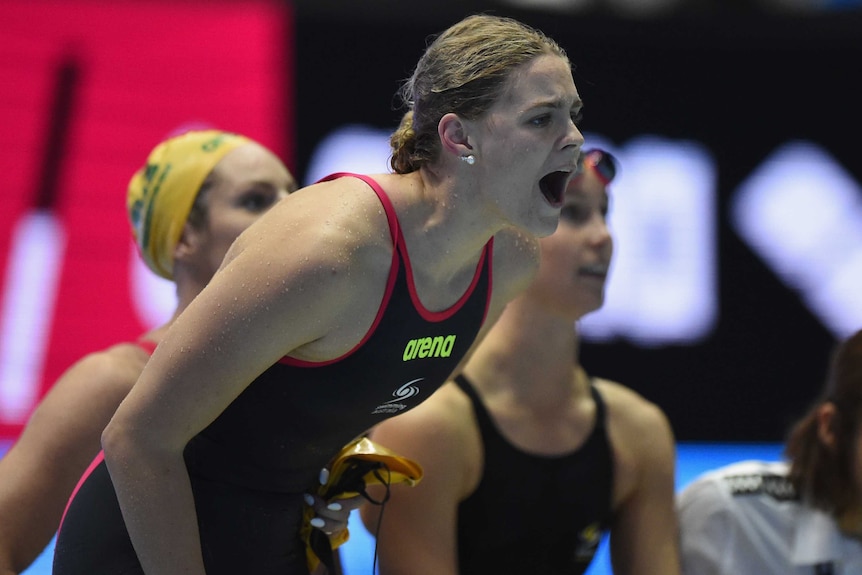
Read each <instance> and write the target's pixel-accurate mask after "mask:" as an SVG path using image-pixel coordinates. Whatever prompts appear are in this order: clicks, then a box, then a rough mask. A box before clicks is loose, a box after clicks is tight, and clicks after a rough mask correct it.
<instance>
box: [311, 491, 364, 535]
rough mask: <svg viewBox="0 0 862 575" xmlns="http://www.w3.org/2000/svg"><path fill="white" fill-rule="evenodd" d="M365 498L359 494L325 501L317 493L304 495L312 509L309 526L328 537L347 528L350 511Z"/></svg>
mask: <svg viewBox="0 0 862 575" xmlns="http://www.w3.org/2000/svg"><path fill="white" fill-rule="evenodd" d="M364 501H365V499H364V498H363V497H362V496H361V495H356V496H354V497H349V498H347V499H332V500H330V501H325V500H323V499H322V498H321V497H319V496H317V495H310V494H306V495H305V502H306V503H307V504H308V505H309V506H310V507H311V508H312V509H314V515H315V516H314V518H313V519H312V520H311V526H312V527H315V528H317V529H320V530H321V531H323V532H324V533H326V534H327V535H329V536H330V537H332V536H336V535H338V534H340V533H341V532H342V531H344V530H345V529H347V520H348V519H349V518H350V512H351V511H353V510H354V509H358V508H359V507H360V506H361V505H362V503H363V502H364Z"/></svg>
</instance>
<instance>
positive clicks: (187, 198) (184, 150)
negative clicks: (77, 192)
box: [126, 130, 251, 279]
mask: <svg viewBox="0 0 862 575" xmlns="http://www.w3.org/2000/svg"><path fill="white" fill-rule="evenodd" d="M250 142H251V140H250V139H248V138H246V137H245V136H240V135H239V134H232V133H230V132H223V131H221V130H195V131H190V132H185V133H184V134H181V135H179V136H175V137H172V138H169V139H167V140H165V141H163V142H161V143H160V144H159V145H157V146H156V147H155V148H154V149H153V151H152V152H150V155H149V156H148V157H147V163H146V165H144V167H142V168H141V169H140V170H138V171H137V172H135V175H134V176H132V180H131V181H130V182H129V190H128V194H127V196H126V209H127V211H128V213H129V220H130V221H131V224H132V236H133V237H134V239H135V243H136V244H137V246H138V249H139V251H140V253H141V257H142V258H143V259H144V262H145V263H146V264H147V267H149V268H150V269H151V270H153V271H154V272H155V273H156V274H158V275H160V276H161V277H163V278H166V279H173V269H174V248H175V247H176V245H177V243H179V241H180V237H182V233H183V226H185V223H186V220H187V219H188V217H189V213H190V212H191V209H192V205H193V204H194V202H195V198H196V197H197V195H198V191H200V188H201V186H202V185H203V183H204V180H205V179H206V177H207V176H208V175H209V173H210V172H211V171H212V169H213V168H214V167H215V165H216V164H218V163H219V161H220V160H221V159H222V158H223V157H224V156H225V154H227V153H228V152H230V151H231V150H233V149H234V148H238V147H239V146H242V145H243V144H247V143H250Z"/></svg>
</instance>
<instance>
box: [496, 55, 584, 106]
mask: <svg viewBox="0 0 862 575" xmlns="http://www.w3.org/2000/svg"><path fill="white" fill-rule="evenodd" d="M500 103H502V104H508V105H517V106H519V107H521V108H524V109H527V108H531V107H536V106H544V105H552V106H559V107H565V108H566V109H568V108H571V107H572V106H578V105H580V104H581V99H580V96H579V95H578V90H577V88H576V87H575V81H574V79H573V78H572V69H571V66H570V64H569V62H568V60H566V59H564V58H562V57H560V56H557V55H556V54H543V55H541V56H537V57H536V58H533V59H532V60H530V61H529V62H525V63H524V64H522V65H521V66H519V67H518V68H516V69H515V70H513V71H512V74H511V75H510V76H509V79H508V80H507V81H506V84H505V85H504V87H503V91H502V93H501V96H500Z"/></svg>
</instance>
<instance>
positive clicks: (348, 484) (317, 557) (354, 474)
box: [300, 437, 423, 572]
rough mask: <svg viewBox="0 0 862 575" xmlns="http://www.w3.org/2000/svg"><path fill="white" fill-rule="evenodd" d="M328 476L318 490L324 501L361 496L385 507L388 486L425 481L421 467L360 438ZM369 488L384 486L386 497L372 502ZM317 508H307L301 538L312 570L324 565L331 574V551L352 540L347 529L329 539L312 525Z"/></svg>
mask: <svg viewBox="0 0 862 575" xmlns="http://www.w3.org/2000/svg"><path fill="white" fill-rule="evenodd" d="M327 469H328V470H329V477H328V479H327V480H326V482H325V483H324V484H323V485H321V486H320V488H319V489H318V490H317V495H319V496H320V497H322V498H323V499H324V500H327V501H328V500H330V499H346V498H350V497H355V496H356V495H362V496H363V497H365V498H366V499H368V500H369V501H370V502H371V503H375V504H378V505H382V504H383V503H385V502H386V498H388V493H389V486H390V485H394V484H397V483H406V484H407V485H409V486H411V487H412V486H414V485H416V484H417V483H419V481H420V480H421V479H422V473H423V472H422V467H421V466H420V465H419V464H418V463H417V462H415V461H413V460H411V459H408V458H406V457H402V456H400V455H398V454H396V453H394V452H393V451H390V450H389V449H386V448H385V447H383V446H382V445H378V444H376V443H374V442H373V441H371V440H370V439H368V438H367V437H360V438H358V439H356V440H354V441H352V442H350V443H348V444H347V445H346V446H344V447H343V448H342V449H341V451H340V452H339V453H338V455H336V456H335V458H334V459H333V460H332V461H331V462H330V463H329V465H328V466H327ZM368 485H385V486H386V488H387V491H386V493H387V496H386V497H384V499H383V501H375V500H373V499H371V498H370V497H369V496H368V495H367V493H366V491H365V488H366V487H367V486H368ZM313 517H314V509H312V508H311V507H310V506H306V508H305V512H304V516H303V524H302V530H301V531H300V535H301V536H302V538H303V541H305V543H306V556H307V559H308V568H309V571H313V570H314V569H315V568H316V567H317V566H318V564H319V563H320V562H323V563H324V564H325V565H326V566H327V568H328V569H329V570H330V572H332V562H333V561H332V550H333V549H337V548H338V547H339V546H340V545H342V544H343V543H344V542H346V541H347V540H348V539H349V538H350V533H349V531H348V530H347V529H344V530H343V531H341V532H339V533H337V534H335V535H333V536H332V537H327V536H326V535H325V534H324V533H323V532H321V531H320V530H318V529H314V528H313V527H312V526H311V523H310V521H311V519H312V518H313Z"/></svg>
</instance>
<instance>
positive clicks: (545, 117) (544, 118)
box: [530, 114, 551, 127]
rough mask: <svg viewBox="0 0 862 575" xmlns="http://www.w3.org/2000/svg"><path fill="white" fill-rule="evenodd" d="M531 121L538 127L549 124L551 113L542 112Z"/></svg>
mask: <svg viewBox="0 0 862 575" xmlns="http://www.w3.org/2000/svg"><path fill="white" fill-rule="evenodd" d="M530 122H531V123H532V124H533V125H534V126H537V127H542V126H547V125H548V124H549V123H550V122H551V115H550V114H542V115H541V116H539V117H537V118H533V119H532V120H530Z"/></svg>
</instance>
